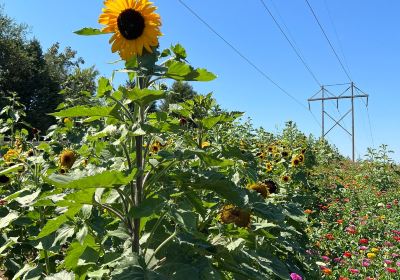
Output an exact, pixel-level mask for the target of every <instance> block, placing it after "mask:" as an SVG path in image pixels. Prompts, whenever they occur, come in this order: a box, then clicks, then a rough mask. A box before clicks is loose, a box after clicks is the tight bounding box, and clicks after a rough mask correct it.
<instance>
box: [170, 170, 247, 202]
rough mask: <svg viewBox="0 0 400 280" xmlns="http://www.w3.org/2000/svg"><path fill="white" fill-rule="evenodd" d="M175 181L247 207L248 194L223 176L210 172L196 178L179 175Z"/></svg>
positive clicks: (187, 174) (188, 175)
mask: <svg viewBox="0 0 400 280" xmlns="http://www.w3.org/2000/svg"><path fill="white" fill-rule="evenodd" d="M175 179H176V180H177V181H178V182H180V184H183V185H184V186H191V187H193V188H195V189H198V190H210V191H213V192H215V193H216V194H218V195H219V196H220V197H222V198H224V199H226V200H228V201H230V202H231V203H233V204H235V205H237V206H245V204H246V192H245V190H244V189H242V188H239V187H237V186H236V185H235V184H234V183H233V182H232V181H230V180H229V179H227V177H226V176H225V175H223V174H220V173H217V172H213V171H212V172H208V173H207V174H206V175H205V176H194V175H193V174H192V173H183V174H182V173H179V174H177V176H176V177H175Z"/></svg>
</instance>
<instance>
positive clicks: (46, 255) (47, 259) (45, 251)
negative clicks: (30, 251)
mask: <svg viewBox="0 0 400 280" xmlns="http://www.w3.org/2000/svg"><path fill="white" fill-rule="evenodd" d="M44 259H45V261H46V273H47V275H50V273H51V271H50V260H49V255H48V253H47V250H44Z"/></svg>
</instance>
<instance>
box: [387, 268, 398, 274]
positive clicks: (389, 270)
mask: <svg viewBox="0 0 400 280" xmlns="http://www.w3.org/2000/svg"><path fill="white" fill-rule="evenodd" d="M386 270H387V271H388V272H390V273H396V272H397V269H395V268H392V267H387V268H386Z"/></svg>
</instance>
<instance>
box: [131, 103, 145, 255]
mask: <svg viewBox="0 0 400 280" xmlns="http://www.w3.org/2000/svg"><path fill="white" fill-rule="evenodd" d="M139 114H140V120H139V121H140V124H143V123H144V113H143V108H142V107H141V106H140V107H139ZM135 140H136V167H137V169H138V174H137V176H136V190H135V194H134V202H135V206H139V205H140V203H141V202H142V192H143V172H144V170H143V168H144V161H143V135H140V136H135ZM132 195H133V194H132ZM139 234H140V218H136V219H134V220H133V240H132V252H134V253H139V250H140V245H139V239H140V235H139Z"/></svg>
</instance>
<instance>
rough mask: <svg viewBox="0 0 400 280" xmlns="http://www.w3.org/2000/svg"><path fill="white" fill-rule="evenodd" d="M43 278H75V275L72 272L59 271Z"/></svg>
mask: <svg viewBox="0 0 400 280" xmlns="http://www.w3.org/2000/svg"><path fill="white" fill-rule="evenodd" d="M44 280H75V275H74V273H73V272H68V271H65V270H63V271H60V272H58V273H56V274H52V275H50V276H47V277H46V278H44Z"/></svg>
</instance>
